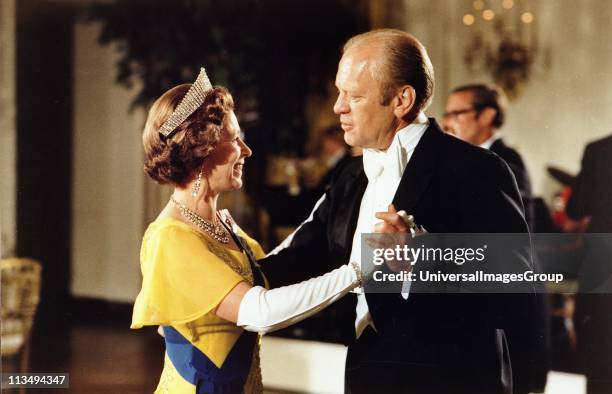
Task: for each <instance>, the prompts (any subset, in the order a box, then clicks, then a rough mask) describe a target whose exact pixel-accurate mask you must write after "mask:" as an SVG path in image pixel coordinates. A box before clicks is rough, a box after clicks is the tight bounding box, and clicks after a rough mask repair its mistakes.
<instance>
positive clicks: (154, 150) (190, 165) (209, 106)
mask: <svg viewBox="0 0 612 394" xmlns="http://www.w3.org/2000/svg"><path fill="white" fill-rule="evenodd" d="M190 87H191V84H183V85H179V86H176V87H174V88H172V89H170V90H168V91H167V92H166V93H164V94H163V95H162V96H161V97H160V98H158V99H157V100H156V101H155V103H154V104H153V106H152V107H151V109H150V110H149V116H148V117H147V123H146V125H145V128H144V131H143V133H142V144H143V146H144V151H145V157H146V159H145V164H144V170H145V172H146V173H147V174H148V175H149V176H150V177H151V178H153V180H155V181H156V182H157V183H160V184H168V183H169V184H172V185H175V186H179V187H185V186H186V184H187V183H189V181H191V180H192V179H193V178H194V177H195V173H196V171H197V170H198V169H199V168H200V167H201V166H202V163H203V161H204V158H205V157H206V156H208V155H209V154H210V152H211V151H212V150H213V149H214V147H215V144H216V143H217V142H218V141H219V139H220V137H221V133H222V131H223V119H224V118H225V116H226V115H227V114H228V113H229V112H230V111H233V110H234V100H233V99H232V96H231V94H230V93H229V92H228V91H227V89H225V88H223V87H219V86H218V87H215V88H214V89H213V90H212V91H211V92H209V93H208V94H207V95H206V98H205V100H204V103H203V104H202V105H201V106H200V108H198V109H197V110H196V111H195V112H194V113H193V114H191V115H190V116H189V117H188V118H187V119H186V120H185V121H184V122H183V123H181V124H180V125H179V126H178V127H177V128H176V131H175V132H174V133H173V134H172V135H171V136H170V138H164V137H163V136H162V135H160V134H159V131H158V130H159V128H160V127H161V125H162V124H164V122H165V121H166V120H167V119H168V118H169V117H170V114H172V112H173V111H174V109H175V108H176V107H177V105H178V104H179V102H180V101H181V99H182V98H183V97H184V96H185V94H187V91H188V90H189V88H190Z"/></svg>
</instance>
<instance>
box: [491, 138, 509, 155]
mask: <svg viewBox="0 0 612 394" xmlns="http://www.w3.org/2000/svg"><path fill="white" fill-rule="evenodd" d="M505 149H506V144H504V141H502V139H501V138H498V139H496V140H495V141H493V143H492V144H491V146H490V147H489V150H490V151H491V152H494V153H497V152H500V151H502V150H505Z"/></svg>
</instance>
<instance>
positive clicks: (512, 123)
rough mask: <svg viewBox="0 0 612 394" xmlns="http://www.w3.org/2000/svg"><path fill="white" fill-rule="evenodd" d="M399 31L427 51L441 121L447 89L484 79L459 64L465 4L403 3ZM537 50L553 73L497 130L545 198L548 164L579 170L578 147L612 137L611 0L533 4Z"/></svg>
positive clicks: (538, 76) (434, 111) (543, 76)
mask: <svg viewBox="0 0 612 394" xmlns="http://www.w3.org/2000/svg"><path fill="white" fill-rule="evenodd" d="M404 2H405V7H406V11H407V14H406V20H405V27H404V28H405V29H406V30H407V31H410V32H412V33H413V34H415V35H416V36H417V37H418V38H419V39H421V40H422V42H423V43H424V45H425V46H426V47H427V49H428V51H429V53H430V56H431V58H432V62H433V64H434V69H435V71H436V82H437V88H436V91H435V98H434V103H433V105H432V107H431V108H430V110H429V114H430V115H434V116H436V117H437V118H438V119H439V118H440V116H441V114H442V112H443V108H444V104H445V102H446V96H447V94H448V91H449V90H450V89H452V88H453V87H454V86H457V85H460V84H464V83H469V82H475V81H484V82H490V81H491V79H490V77H489V76H488V75H475V74H470V72H468V70H467V69H466V67H465V65H464V64H463V59H462V56H463V50H464V45H465V42H466V38H467V33H468V29H467V28H466V27H465V26H464V25H463V23H462V21H461V18H462V16H463V14H464V13H465V12H466V11H467V10H468V9H469V7H470V4H471V3H472V2H471V1H467V0H466V1H457V0H433V1H430V0H404ZM531 4H533V7H534V8H533V10H534V13H535V18H536V20H537V28H538V34H539V40H540V44H541V45H542V46H543V47H548V48H550V51H551V55H552V57H551V60H552V62H551V67H550V69H548V70H547V71H543V70H540V71H538V72H536V73H535V75H534V77H533V79H532V80H531V81H530V82H529V83H528V85H527V87H526V89H525V90H524V91H523V94H522V95H521V97H520V98H519V99H518V100H516V101H515V102H512V103H511V105H510V109H509V113H508V122H507V124H506V126H505V127H504V128H503V132H504V133H505V136H506V137H505V138H506V140H507V141H508V142H509V143H510V145H512V146H514V147H516V148H517V149H518V150H519V152H520V153H521V154H522V155H523V158H524V159H525V161H526V165H527V168H528V170H529V172H530V174H531V178H532V183H533V186H534V189H535V191H536V193H539V194H542V195H544V197H546V198H549V197H550V195H551V193H553V192H554V191H555V190H556V189H557V188H558V185H557V184H556V183H555V182H554V181H552V180H551V179H550V177H549V176H548V175H547V173H546V169H545V168H546V166H547V165H555V166H558V167H560V168H564V169H566V170H569V171H571V172H574V173H575V172H577V171H578V170H579V168H580V159H581V156H582V151H583V148H584V145H585V144H586V143H587V142H588V141H591V140H593V139H596V138H598V137H601V136H603V135H606V134H610V133H612V111H611V109H612V41H610V39H609V38H610V37H612V24H611V23H610V22H611V21H612V2H610V1H605V0H583V1H580V2H576V1H573V0H537V1H532V2H531Z"/></svg>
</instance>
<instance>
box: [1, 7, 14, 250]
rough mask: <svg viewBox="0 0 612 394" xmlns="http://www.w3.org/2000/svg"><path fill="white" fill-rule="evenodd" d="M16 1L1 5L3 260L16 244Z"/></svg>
mask: <svg viewBox="0 0 612 394" xmlns="http://www.w3.org/2000/svg"><path fill="white" fill-rule="evenodd" d="M16 137H17V135H16V130H15V0H2V1H1V2H0V197H1V198H0V235H1V243H0V256H2V257H4V256H9V255H12V254H13V252H14V249H15V242H16V227H15V217H16V209H15V207H16V204H15V197H16V190H15V189H16V187H17V186H16V177H15V174H16V161H15V160H16V155H15V152H16V151H17V146H16V144H17V141H16Z"/></svg>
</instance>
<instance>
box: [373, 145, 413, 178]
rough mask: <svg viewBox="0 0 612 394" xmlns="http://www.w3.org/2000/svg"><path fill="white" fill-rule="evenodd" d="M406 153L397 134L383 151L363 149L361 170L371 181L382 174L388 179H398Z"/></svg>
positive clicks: (405, 159) (403, 165) (400, 175)
mask: <svg viewBox="0 0 612 394" xmlns="http://www.w3.org/2000/svg"><path fill="white" fill-rule="evenodd" d="M406 161H407V155H406V154H405V152H404V150H403V149H402V147H401V145H400V143H399V139H398V138H397V136H395V138H393V142H391V146H389V149H387V150H386V151H385V152H383V151H379V150H376V149H367V148H366V149H364V150H363V170H364V171H365V173H366V176H367V177H368V181H370V182H372V181H374V180H375V179H377V178H378V177H379V176H381V175H383V173H384V176H385V178H389V179H394V180H397V179H400V178H401V177H402V172H403V170H404V167H405V165H406Z"/></svg>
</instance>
